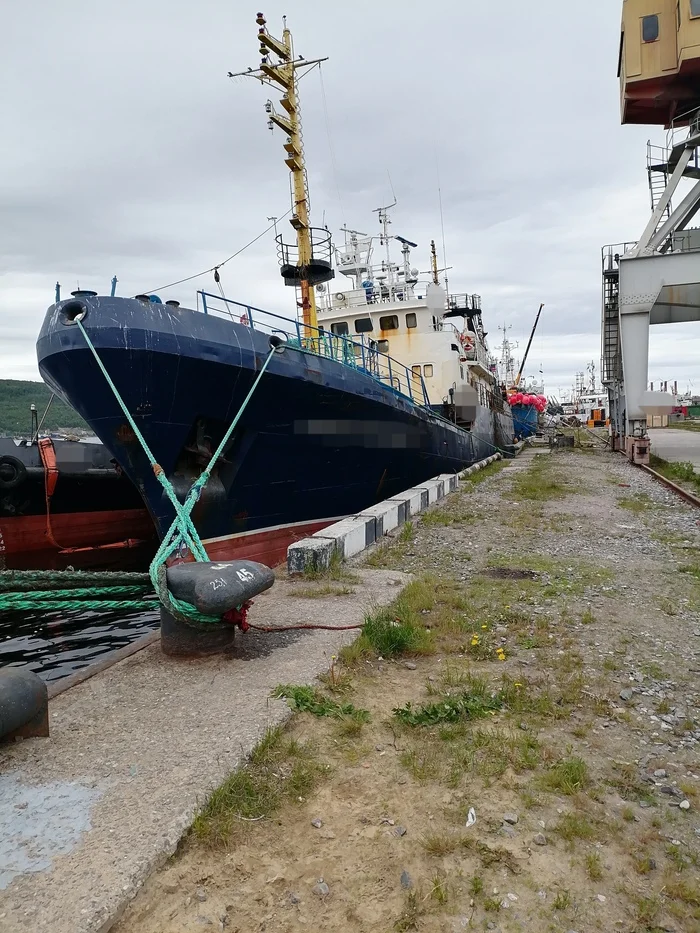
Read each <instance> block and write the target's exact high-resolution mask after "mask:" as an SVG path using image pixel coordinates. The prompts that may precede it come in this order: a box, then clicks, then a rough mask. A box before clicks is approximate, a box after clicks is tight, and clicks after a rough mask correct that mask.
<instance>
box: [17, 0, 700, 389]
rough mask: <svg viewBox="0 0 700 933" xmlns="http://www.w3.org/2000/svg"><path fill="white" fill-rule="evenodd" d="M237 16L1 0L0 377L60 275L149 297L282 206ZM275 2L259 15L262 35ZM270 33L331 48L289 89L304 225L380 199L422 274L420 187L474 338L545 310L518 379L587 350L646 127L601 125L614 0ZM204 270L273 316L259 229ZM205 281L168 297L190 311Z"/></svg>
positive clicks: (361, 213) (613, 98) (564, 378)
mask: <svg viewBox="0 0 700 933" xmlns="http://www.w3.org/2000/svg"><path fill="white" fill-rule="evenodd" d="M255 12H256V11H255V10H254V8H253V7H250V8H247V7H245V5H242V4H240V3H235V4H233V3H229V2H225V0H200V2H199V3H197V4H192V3H190V2H189V0H120V2H117V0H104V2H102V3H100V4H95V3H94V2H88V0H63V2H62V3H60V4H53V5H49V4H44V5H42V8H41V15H40V16H38V15H37V10H36V7H35V6H34V5H32V4H23V5H20V4H15V5H13V8H12V11H11V13H10V15H9V17H6V19H9V24H8V26H7V28H6V29H5V30H4V33H3V36H2V37H0V53H1V54H0V80H2V82H3V87H4V88H5V89H6V94H5V100H4V105H5V123H6V126H7V127H11V128H12V132H11V133H6V134H5V137H4V139H3V141H2V143H1V145H2V146H3V165H4V168H5V171H4V174H3V177H2V179H0V210H1V211H2V216H3V224H2V226H1V227H0V335H1V337H2V339H1V340H0V376H15V377H21V378H29V377H31V378H36V376H37V371H36V366H35V358H34V341H35V339H36V335H37V333H38V331H39V328H40V326H41V321H42V318H43V314H44V311H45V308H46V306H48V304H50V303H51V301H52V299H53V292H54V286H55V283H56V281H57V280H59V281H60V282H61V284H62V286H63V291H64V294H67V293H68V292H69V291H71V290H72V289H73V288H75V287H76V286H77V284H78V282H80V284H81V285H82V286H83V287H92V288H95V289H96V290H98V291H101V292H104V291H105V290H106V289H107V288H108V287H109V281H110V279H111V277H112V275H114V274H116V275H117V276H118V278H119V293H120V294H135V293H138V292H141V291H143V290H150V289H154V288H155V287H157V286H160V285H164V284H167V283H169V282H174V281H176V280H178V279H181V278H184V277H185V276H188V275H191V274H193V273H195V272H198V271H200V270H202V269H206V268H209V267H210V266H212V265H213V264H214V263H216V262H217V261H220V260H221V259H223V258H225V257H226V256H228V255H230V254H231V253H233V252H234V251H236V250H237V249H238V248H240V247H241V246H242V245H244V244H245V243H247V242H248V241H250V240H251V239H252V238H253V237H255V236H256V235H257V234H258V233H260V232H261V231H262V230H263V229H264V228H265V227H266V226H267V225H268V221H267V218H268V217H270V216H274V215H277V216H280V215H281V214H283V213H284V212H285V211H286V210H287V208H288V206H289V182H288V177H287V172H286V169H285V166H284V164H283V161H282V159H283V150H282V137H281V134H280V133H279V132H276V133H275V134H274V135H273V136H271V135H270V134H269V132H268V130H267V127H266V121H265V114H264V110H263V106H264V103H265V100H266V99H267V98H268V97H271V98H273V99H276V95H274V93H272V92H271V91H270V90H269V89H267V88H263V87H261V86H260V85H259V84H258V83H257V82H255V81H253V80H250V79H246V78H242V79H240V80H238V81H234V82H232V81H229V80H228V79H227V78H226V73H227V72H228V71H229V70H231V71H239V70H243V69H244V68H245V67H246V66H247V65H256V64H257V60H258V55H257V42H256V31H257V27H256V25H255V21H254V17H255ZM284 12H289V10H288V9H286V8H284V7H283V5H282V4H281V3H280V2H279V0H274V2H271V3H270V4H269V5H268V6H267V7H266V9H265V13H266V15H267V18H268V22H269V25H270V29H271V30H272V31H273V32H275V31H276V32H279V24H280V21H281V16H282V13H284ZM290 26H291V27H292V29H293V31H294V35H295V41H296V51H297V52H299V53H301V54H303V55H305V56H306V57H307V58H311V57H315V56H325V55H327V56H328V57H329V61H328V62H326V63H325V64H324V65H323V66H322V67H323V71H322V81H321V78H320V76H319V73H318V71H315V72H313V73H311V74H310V75H309V76H308V77H306V78H305V79H304V81H303V83H302V95H303V96H302V100H303V111H302V116H303V121H304V142H305V149H306V154H307V158H308V166H309V177H310V186H311V196H312V207H313V215H314V222H315V223H316V224H319V225H320V224H322V223H324V222H325V223H327V224H328V226H329V227H330V229H331V230H333V231H334V232H335V231H338V230H339V228H340V226H341V225H342V224H343V223H347V224H348V225H349V226H351V227H355V228H359V229H361V230H365V231H367V232H372V233H373V232H376V229H377V228H376V214H373V213H372V211H373V210H374V209H375V208H376V207H378V206H379V205H380V204H386V203H388V202H389V201H390V200H391V198H392V188H393V190H394V191H395V192H396V196H397V198H398V201H399V203H398V206H397V209H396V211H395V214H394V230H395V232H399V233H402V235H405V236H407V237H409V238H410V239H412V240H414V241H415V242H417V243H418V244H419V247H418V249H417V250H416V251H415V253H414V261H415V263H416V264H417V265H418V266H419V267H420V268H421V269H427V268H428V260H429V243H430V240H431V239H433V238H434V239H435V240H436V241H437V243H438V246H439V248H440V252H442V235H441V217H440V210H439V195H438V189H440V192H441V197H442V204H443V222H444V229H445V241H446V251H447V260H448V264H449V265H450V266H451V267H452V268H451V269H450V271H449V279H450V287H451V288H452V289H453V290H454V291H456V292H470V293H474V292H476V293H480V294H481V295H482V298H483V306H484V309H485V310H484V315H485V322H486V326H487V329H488V330H489V331H490V337H491V341H492V346H493V345H494V344H495V343H497V342H498V340H499V332H498V330H497V328H498V326H499V325H501V326H503V324H505V325H506V326H507V325H512V330H511V331H510V334H511V336H512V337H513V338H514V339H518V340H519V341H520V343H521V345H522V346H524V345H525V342H526V340H527V336H528V333H529V329H530V327H531V324H532V321H533V319H534V315H535V313H536V310H537V307H538V306H539V303H540V302H541V301H543V302H545V305H546V307H545V311H544V313H543V317H542V322H541V327H540V333H539V334H538V336H537V337H536V338H535V342H534V344H533V349H532V356H531V359H532V361H533V367H535V366H536V368H534V369H533V370H532V371H533V372H536V371H537V370H538V369H539V366H540V363H541V364H542V367H543V370H544V374H545V378H546V380H547V383H548V384H551V385H559V384H561V385H569V384H570V383H571V382H573V378H574V374H575V372H576V371H580V370H583V369H584V368H585V365H586V363H587V361H588V360H589V359H597V358H598V356H599V353H600V349H599V343H600V340H599V318H600V248H601V245H602V244H603V243H606V242H617V241H621V240H624V239H633V238H634V237H636V236H638V235H639V233H640V232H641V230H642V228H643V226H644V224H645V222H646V219H647V216H648V203H647V198H648V192H647V187H646V176H645V172H644V154H645V153H644V142H645V141H646V138H647V136H648V135H650V130H649V128H647V127H624V128H623V127H620V125H619V109H618V86H617V81H616V77H615V70H616V64H617V51H618V43H619V4H615V3H610V0H589V2H588V3H586V4H585V7H581V6H578V7H576V6H571V5H568V4H562V3H561V2H560V0H538V3H536V4H534V3H530V4H523V3H521V2H519V0H501V2H500V3H498V4H481V5H476V4H465V3H458V2H457V0H438V2H437V3H433V4H432V5H430V6H429V7H427V6H426V4H425V3H424V2H422V0H421V2H419V0H403V2H399V0H384V2H382V3H376V2H370V0H356V2H355V3H353V5H352V7H350V8H348V7H345V6H340V5H331V6H329V7H327V8H324V11H323V14H322V15H321V14H320V13H319V8H318V5H317V4H315V3H312V2H311V0H298V2H297V3H296V4H295V5H294V9H293V10H292V11H291V13H290ZM27 35H31V37H32V41H31V42H29V43H28V42H27V41H26V36H27ZM651 132H652V133H653V131H651ZM281 223H282V226H281V229H285V230H289V232H290V233H291V229H290V228H288V227H287V226H286V221H282V222H281ZM223 283H224V287H225V288H226V292H227V294H228V295H229V296H230V297H234V298H236V299H240V300H241V301H243V302H249V303H251V304H254V305H257V306H262V307H267V308H269V309H270V310H271V311H275V312H278V313H285V314H290V315H291V314H292V313H293V300H294V298H293V293H292V292H291V290H288V289H285V288H284V285H283V284H282V281H281V279H280V278H279V274H278V269H277V264H276V256H275V249H274V242H273V235H272V233H270V234H268V235H267V236H266V237H264V238H263V239H261V240H259V241H258V242H257V243H256V244H255V245H253V246H252V247H250V249H248V250H246V251H245V252H244V253H243V254H242V255H241V256H239V257H238V258H237V259H236V260H234V261H233V262H231V263H230V264H229V265H228V266H226V268H225V269H224V270H223ZM212 285H213V283H212V281H211V279H210V278H205V279H202V280H198V281H197V282H194V283H187V284H183V285H181V286H177V287H174V288H172V289H170V290H168V291H167V293H164V297H174V298H178V299H179V300H181V301H182V302H183V303H184V304H189V305H191V304H193V303H194V292H195V289H196V287H198V286H200V287H201V286H206V287H209V288H211V287H212ZM684 340H685V343H684V345H683V356H682V358H681V357H680V356H679V357H678V362H677V366H678V367H680V368H681V369H683V371H684V372H686V371H687V378H700V371H699V370H698V369H697V366H696V364H695V362H694V361H693V360H692V359H691V358H692V356H693V353H692V348H693V347H695V348H697V336H695V334H694V332H693V330H692V328H688V329H686V331H685V332H684ZM674 345H675V344H674V338H672V337H670V336H665V337H664V339H663V342H662V344H659V346H663V347H664V349H663V354H664V356H663V362H661V358H660V357H659V358H658V359H659V363H658V365H660V366H666V367H670V368H671V369H672V368H673V366H674V362H673V352H674V350H673V348H674ZM652 346H653V347H656V343H655V342H654V341H652ZM656 352H657V351H656V350H655V349H654V350H653V352H652V364H653V366H656V365H657V357H656V356H654V355H653V354H654V353H656ZM657 378H658V377H657ZM667 378H670V377H667ZM678 378H679V379H680V378H686V377H685V376H683V377H681V375H680V369H679V377H678Z"/></svg>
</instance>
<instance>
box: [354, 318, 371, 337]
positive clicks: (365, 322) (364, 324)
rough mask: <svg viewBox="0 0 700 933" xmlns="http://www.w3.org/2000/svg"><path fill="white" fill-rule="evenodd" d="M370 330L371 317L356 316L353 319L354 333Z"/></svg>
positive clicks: (363, 332)
mask: <svg viewBox="0 0 700 933" xmlns="http://www.w3.org/2000/svg"><path fill="white" fill-rule="evenodd" d="M371 330H372V318H371V317H358V318H357V319H356V321H355V333H356V334H367V333H369V331H371Z"/></svg>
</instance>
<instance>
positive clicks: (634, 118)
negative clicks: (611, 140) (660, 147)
mask: <svg viewBox="0 0 700 933" xmlns="http://www.w3.org/2000/svg"><path fill="white" fill-rule="evenodd" d="M618 76H619V78H620V93H621V111H622V122H623V123H656V124H662V125H664V126H669V125H670V124H671V122H672V121H674V120H676V121H677V118H678V117H679V116H680V115H682V114H686V113H687V112H688V111H691V110H693V109H697V108H698V107H700V0H623V6H622V35H621V37H620V58H619V64H618Z"/></svg>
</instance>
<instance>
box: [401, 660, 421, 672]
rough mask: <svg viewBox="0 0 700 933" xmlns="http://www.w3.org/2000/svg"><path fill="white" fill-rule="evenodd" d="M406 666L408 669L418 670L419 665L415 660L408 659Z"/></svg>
mask: <svg viewBox="0 0 700 933" xmlns="http://www.w3.org/2000/svg"><path fill="white" fill-rule="evenodd" d="M404 667H405V668H407V670H409V671H415V670H418V665H417V664H415V663H414V662H413V661H406V663H405V664H404Z"/></svg>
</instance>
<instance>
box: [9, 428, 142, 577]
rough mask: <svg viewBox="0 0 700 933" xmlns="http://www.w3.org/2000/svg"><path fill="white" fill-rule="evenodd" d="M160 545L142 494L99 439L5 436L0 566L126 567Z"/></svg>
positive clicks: (21, 568) (16, 567)
mask: <svg viewBox="0 0 700 933" xmlns="http://www.w3.org/2000/svg"><path fill="white" fill-rule="evenodd" d="M155 548H156V536H155V529H154V527H153V522H152V520H151V517H150V516H149V514H148V512H147V510H146V508H145V507H144V504H143V500H142V499H141V496H140V495H139V492H138V491H137V489H136V488H135V487H134V485H133V484H132V483H131V481H130V480H129V479H128V478H127V477H126V476H125V475H124V474H123V473H122V471H121V469H120V468H119V466H118V465H117V464H116V462H115V461H114V460H112V459H111V458H110V455H109V453H108V451H107V450H106V448H105V447H104V445H103V444H102V443H101V442H100V441H98V440H97V438H84V439H81V438H78V437H71V436H68V437H39V438H36V437H34V438H33V439H16V438H11V437H0V570H27V569H61V568H65V567H67V566H69V565H70V566H73V567H76V568H77V567H108V566H110V565H112V564H114V563H119V565H120V567H122V568H124V567H125V565H129V564H134V565H140V564H143V563H144V561H145V562H146V563H147V561H148V560H149V559H150V557H151V556H152V553H153V552H154V551H155Z"/></svg>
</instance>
